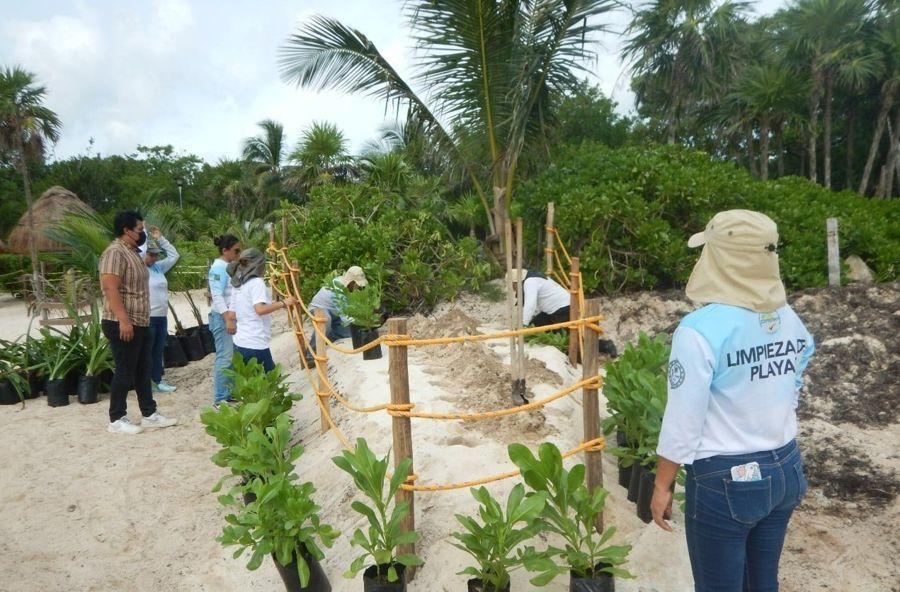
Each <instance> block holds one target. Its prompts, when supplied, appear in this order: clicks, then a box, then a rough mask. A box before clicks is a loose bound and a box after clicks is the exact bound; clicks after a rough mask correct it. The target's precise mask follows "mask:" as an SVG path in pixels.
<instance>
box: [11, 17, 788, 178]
mask: <svg viewBox="0 0 900 592" xmlns="http://www.w3.org/2000/svg"><path fill="white" fill-rule="evenodd" d="M785 2H786V0H759V1H758V2H755V3H754V4H756V5H757V11H758V12H771V11H772V10H774V9H775V8H777V7H778V6H780V5H782V4H784V3H785ZM0 4H2V5H3V11H2V13H3V15H4V18H3V21H2V23H0V56H2V60H0V67H7V66H13V65H18V66H21V67H23V68H24V69H26V70H28V71H30V72H32V73H34V74H35V75H36V77H37V81H38V83H39V84H43V85H45V86H46V87H47V91H48V92H47V96H46V100H45V104H46V105H47V106H48V107H50V108H51V109H53V110H54V111H56V113H57V114H58V115H59V116H60V118H61V120H62V123H63V129H62V137H61V139H60V141H59V143H58V144H57V145H56V147H55V156H56V157H57V158H68V157H70V156H75V155H78V154H85V153H86V151H87V148H88V144H89V141H90V139H91V138H93V139H94V147H93V149H92V150H91V154H92V155H93V154H95V153H98V152H99V153H100V154H102V155H110V154H127V153H132V152H134V151H135V148H136V147H137V146H138V145H139V144H142V145H146V146H153V145H165V144H172V145H173V146H174V147H175V149H176V150H178V151H179V152H183V153H192V154H197V155H198V156H200V157H202V158H203V159H205V160H206V161H208V162H210V163H214V162H216V161H217V160H218V159H219V158H221V157H228V158H237V157H238V156H239V155H240V150H241V144H242V141H243V140H244V139H245V138H247V137H249V136H252V135H256V134H257V133H258V128H257V127H256V124H257V123H258V122H259V121H261V120H263V119H274V120H276V121H278V122H280V123H282V124H283V125H284V128H285V133H286V135H287V137H288V142H289V145H290V146H291V147H293V146H294V144H295V143H296V141H297V140H298V139H299V138H300V136H301V134H302V132H303V130H305V129H306V128H307V127H308V126H309V125H310V124H311V123H312V122H313V121H319V122H325V121H327V122H331V123H334V124H336V125H337V126H338V127H339V128H340V129H341V130H342V131H343V132H344V135H345V136H346V137H347V138H348V140H349V142H350V150H351V152H354V153H356V152H358V151H359V149H360V148H361V147H362V145H363V143H364V142H365V141H366V140H369V139H372V138H374V137H375V135H376V134H377V130H378V129H379V127H381V126H382V125H383V124H385V123H386V122H387V121H388V120H390V119H391V116H392V112H390V111H389V112H387V113H386V112H385V106H384V104H383V103H379V102H377V101H375V100H374V99H364V98H361V97H352V96H348V95H343V94H339V93H335V92H331V91H329V92H322V93H313V92H309V91H300V90H298V89H297V88H295V87H293V86H289V85H288V84H286V83H284V82H282V81H281V79H280V78H279V75H278V66H277V54H278V48H279V47H280V46H281V45H282V44H283V43H284V42H285V40H286V39H287V38H288V36H289V35H290V34H291V33H292V32H293V31H294V30H296V28H297V26H298V24H299V23H301V22H303V21H304V20H305V19H307V18H308V17H309V16H311V15H314V14H322V15H326V16H330V17H334V18H336V19H338V20H340V21H341V22H343V23H344V24H345V25H349V26H350V27H353V28H356V29H359V30H360V31H362V32H363V33H364V34H366V35H367V36H368V37H369V38H370V39H371V40H372V41H373V43H374V44H375V46H376V47H377V48H378V49H379V51H380V52H381V53H382V55H384V56H385V57H386V58H387V59H388V61H389V62H390V63H391V64H393V66H394V67H395V68H397V69H398V70H399V71H400V73H401V74H402V75H403V76H404V77H407V79H409V78H411V76H412V67H411V65H412V63H413V60H414V55H413V53H412V48H411V45H412V42H411V40H410V38H409V36H408V29H407V28H406V27H405V23H406V21H405V19H404V18H403V11H402V8H403V4H402V2H401V1H399V0H293V1H287V0H261V1H259V2H247V1H246V0H140V1H139V0H35V1H32V2H23V1H21V0H0ZM627 20H628V17H627V14H626V13H625V12H624V11H620V12H619V13H618V14H615V15H613V16H611V17H610V21H611V22H613V28H614V29H615V30H618V31H621V29H622V28H623V26H624V24H625V23H627ZM600 41H601V43H602V45H601V46H600V47H599V48H598V54H599V55H598V59H597V62H596V63H595V64H592V66H591V68H592V70H593V72H594V76H595V77H596V79H595V81H596V82H597V83H598V84H600V86H601V88H602V89H603V91H604V92H605V93H606V94H607V95H608V96H611V97H612V98H613V99H614V100H615V101H617V102H618V103H619V104H620V110H622V111H623V112H627V111H628V110H629V109H630V108H631V106H632V97H631V94H630V92H629V90H628V78H627V74H625V73H624V72H623V67H622V65H621V63H620V62H619V60H618V57H617V55H618V38H617V37H616V36H612V35H610V36H605V37H604V38H603V39H601V40H600Z"/></svg>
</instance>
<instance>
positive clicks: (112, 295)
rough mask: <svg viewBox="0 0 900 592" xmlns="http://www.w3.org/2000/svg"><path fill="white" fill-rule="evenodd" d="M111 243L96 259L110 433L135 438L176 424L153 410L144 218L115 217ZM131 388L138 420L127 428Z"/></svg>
mask: <svg viewBox="0 0 900 592" xmlns="http://www.w3.org/2000/svg"><path fill="white" fill-rule="evenodd" d="M113 232H114V233H115V236H116V238H115V239H114V240H113V242H112V243H111V244H110V245H109V246H108V247H107V248H106V250H105V251H103V254H102V255H101V256H100V288H101V289H102V291H103V317H102V321H101V325H102V327H103V334H104V335H106V338H107V339H108V340H109V345H110V350H111V351H112V355H113V361H114V362H115V373H114V375H113V379H112V384H111V385H110V394H109V427H108V428H107V429H108V430H109V431H110V432H113V433H118V434H139V433H141V431H143V430H142V429H143V428H167V427H169V426H173V425H175V424H176V423H178V422H177V421H176V420H175V419H171V418H168V417H165V416H164V415H162V414H161V413H159V412H158V411H157V410H156V401H154V400H153V393H152V391H151V385H150V364H151V357H150V351H151V345H152V343H151V338H150V288H149V283H148V273H147V266H146V265H145V264H144V261H143V260H142V259H141V256H140V251H139V248H140V246H141V245H143V244H144V243H145V242H146V241H147V234H146V232H145V231H144V219H143V217H142V216H141V214H140V213H138V212H135V211H130V210H129V211H124V212H119V213H117V214H116V216H115V218H114V220H113ZM132 388H134V390H135V392H137V396H138V405H139V406H140V409H141V414H142V415H143V419H142V420H141V425H140V426H138V425H136V424H133V423H131V421H130V420H129V419H128V415H127V403H126V398H127V396H128V391H129V390H131V389H132Z"/></svg>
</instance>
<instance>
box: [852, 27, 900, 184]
mask: <svg viewBox="0 0 900 592" xmlns="http://www.w3.org/2000/svg"><path fill="white" fill-rule="evenodd" d="M877 27H878V33H877V35H876V40H877V44H878V51H879V53H880V54H881V56H882V59H883V60H884V61H883V66H884V76H883V78H882V80H883V82H882V84H881V89H880V93H879V96H880V105H879V109H878V116H877V117H876V119H875V130H874V132H873V133H872V143H871V144H870V145H869V155H868V157H867V158H866V165H865V169H864V170H863V174H862V179H861V180H860V182H859V193H860V194H861V195H865V194H866V191H867V190H868V187H869V179H870V177H871V175H872V168H873V166H874V164H875V156H876V154H877V153H878V146H879V145H880V144H881V137H882V135H883V134H884V128H885V123H886V122H887V120H888V115H889V114H890V111H891V109H893V108H894V106H895V105H896V104H897V102H898V101H897V99H898V97H900V13H897V12H895V13H893V14H892V15H888V16H886V17H884V18H883V19H882V20H879V21H878V23H877Z"/></svg>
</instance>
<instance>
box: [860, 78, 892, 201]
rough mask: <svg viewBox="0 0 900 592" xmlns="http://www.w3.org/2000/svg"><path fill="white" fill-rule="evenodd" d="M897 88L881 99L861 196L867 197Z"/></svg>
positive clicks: (861, 186) (888, 91)
mask: <svg viewBox="0 0 900 592" xmlns="http://www.w3.org/2000/svg"><path fill="white" fill-rule="evenodd" d="M895 89H896V87H895V86H891V87H890V88H889V89H888V90H887V92H886V93H884V94H883V95H882V97H881V107H880V108H879V109H878V117H877V119H876V120H875V131H874V132H873V133H872V143H871V144H869V156H868V157H866V166H865V167H864V168H863V172H862V178H861V179H860V180H859V194H860V195H865V194H866V191H867V190H868V188H869V179H870V178H871V176H872V169H873V168H874V166H875V156H876V155H877V154H878V145H879V144H881V137H882V136H883V135H884V128H885V124H886V123H887V118H888V114H889V113H890V111H891V106H892V105H893V104H894V94H895V92H896V91H895Z"/></svg>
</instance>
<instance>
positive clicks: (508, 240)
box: [503, 218, 522, 405]
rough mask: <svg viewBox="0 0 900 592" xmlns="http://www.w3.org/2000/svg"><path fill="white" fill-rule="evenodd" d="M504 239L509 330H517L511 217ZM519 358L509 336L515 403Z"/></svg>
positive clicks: (506, 222)
mask: <svg viewBox="0 0 900 592" xmlns="http://www.w3.org/2000/svg"><path fill="white" fill-rule="evenodd" d="M503 240H504V247H505V249H506V280H505V281H506V312H507V314H508V315H509V317H508V318H509V330H510V331H515V330H517V329H519V328H520V327H519V326H518V323H517V319H518V317H517V316H516V302H517V301H518V298H517V297H516V292H515V291H514V290H513V287H512V286H513V284H516V286H517V289H518V291H519V292H521V290H522V287H521V285H519V278H517V277H513V269H514V268H513V239H512V221H511V220H510V219H509V218H507V219H506V220H505V224H504V226H503ZM517 358H518V348H517V347H516V338H515V336H511V337H510V338H509V370H510V375H511V376H512V379H513V383H512V385H510V386H511V390H510V397H511V398H512V404H513V405H518V404H519V403H520V402H521V399H520V398H518V397H517V396H516V365H517Z"/></svg>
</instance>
